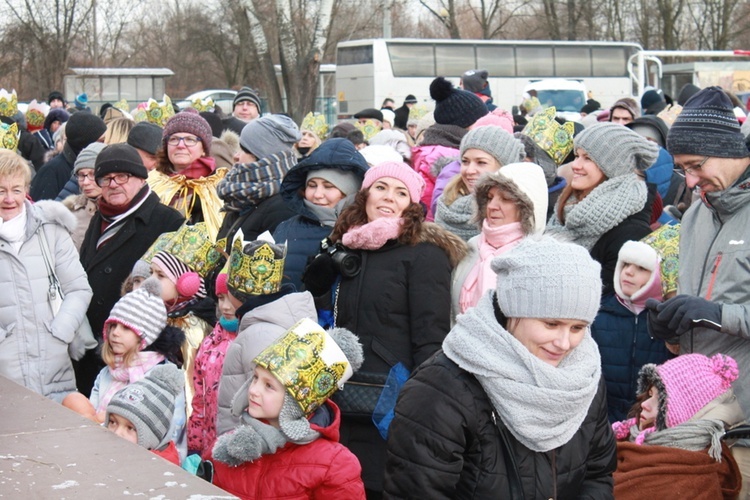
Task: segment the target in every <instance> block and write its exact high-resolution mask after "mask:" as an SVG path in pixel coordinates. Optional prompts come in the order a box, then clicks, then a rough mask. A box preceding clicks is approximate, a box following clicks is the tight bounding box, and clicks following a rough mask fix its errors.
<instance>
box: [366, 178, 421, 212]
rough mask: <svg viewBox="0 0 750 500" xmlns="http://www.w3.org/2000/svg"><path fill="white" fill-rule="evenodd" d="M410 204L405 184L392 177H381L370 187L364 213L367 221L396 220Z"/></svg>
mask: <svg viewBox="0 0 750 500" xmlns="http://www.w3.org/2000/svg"><path fill="white" fill-rule="evenodd" d="M409 204H411V196H410V195H409V190H408V189H407V188H406V184H404V183H403V182H401V181H400V180H398V179H396V178H394V177H381V178H380V179H378V180H376V181H375V182H374V183H373V184H372V186H370V189H369V192H368V194H367V203H366V204H365V212H366V213H367V221H368V222H372V221H374V220H376V219H380V218H381V217H392V218H398V217H401V215H402V214H403V213H404V210H406V209H407V207H408V206H409Z"/></svg>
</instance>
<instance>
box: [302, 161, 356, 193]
mask: <svg viewBox="0 0 750 500" xmlns="http://www.w3.org/2000/svg"><path fill="white" fill-rule="evenodd" d="M316 178H317V179H323V180H325V181H328V182H330V183H331V184H333V185H334V186H336V189H338V190H339V191H341V192H342V193H344V196H347V195H350V194H353V193H356V192H357V191H359V188H360V187H362V180H361V178H360V176H359V175H357V174H356V173H354V171H353V170H343V169H340V168H319V169H317V170H310V171H309V172H308V173H307V179H306V181H309V180H310V179H316Z"/></svg>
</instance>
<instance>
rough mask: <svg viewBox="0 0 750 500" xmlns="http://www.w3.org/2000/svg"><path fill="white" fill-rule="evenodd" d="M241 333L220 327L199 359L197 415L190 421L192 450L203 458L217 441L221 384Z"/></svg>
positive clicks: (195, 387) (195, 375) (195, 381)
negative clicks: (230, 349)
mask: <svg viewBox="0 0 750 500" xmlns="http://www.w3.org/2000/svg"><path fill="white" fill-rule="evenodd" d="M235 338H237V332H229V331H227V330H225V329H224V328H223V327H222V326H221V324H219V323H216V327H215V328H214V330H213V331H212V332H211V333H210V334H208V336H206V338H205V339H203V343H202V344H201V346H200V349H199V350H198V355H197V356H196V357H195V368H194V371H193V390H194V394H193V401H192V406H193V412H192V414H191V415H190V420H189V421H188V429H187V431H188V432H187V434H188V449H189V450H191V451H198V452H200V453H201V455H203V452H204V451H206V452H207V451H208V450H210V449H211V447H212V446H213V444H214V441H216V416H217V414H218V411H219V407H218V398H219V382H220V381H221V370H222V367H223V366H224V359H225V357H226V354H227V350H228V349H229V345H230V344H231V343H232V342H233V341H234V339H235Z"/></svg>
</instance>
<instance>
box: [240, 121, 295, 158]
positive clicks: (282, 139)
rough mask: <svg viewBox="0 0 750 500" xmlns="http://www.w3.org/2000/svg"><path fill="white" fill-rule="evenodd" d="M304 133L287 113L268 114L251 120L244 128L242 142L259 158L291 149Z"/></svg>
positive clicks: (241, 135)
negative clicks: (301, 132)
mask: <svg viewBox="0 0 750 500" xmlns="http://www.w3.org/2000/svg"><path fill="white" fill-rule="evenodd" d="M300 139H302V135H301V134H300V132H299V128H297V124H296V123H294V120H292V119H291V118H289V117H288V116H286V115H268V116H263V117H260V118H256V119H255V120H253V121H251V122H249V123H248V124H247V125H245V126H244V127H243V129H242V134H240V144H241V145H242V147H243V148H245V149H246V150H248V151H250V152H251V153H252V154H253V155H255V157H256V158H258V159H259V160H260V159H262V158H267V157H269V156H271V155H274V154H277V153H281V152H284V151H290V150H291V149H292V146H294V143H295V142H297V141H299V140H300Z"/></svg>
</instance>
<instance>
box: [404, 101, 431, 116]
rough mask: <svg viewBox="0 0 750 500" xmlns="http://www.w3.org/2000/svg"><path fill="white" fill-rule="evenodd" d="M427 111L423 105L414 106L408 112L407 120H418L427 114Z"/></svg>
mask: <svg viewBox="0 0 750 500" xmlns="http://www.w3.org/2000/svg"><path fill="white" fill-rule="evenodd" d="M429 111H430V110H429V109H427V106H425V105H424V104H415V105H414V106H412V107H411V109H410V110H409V120H419V119H420V118H422V117H423V116H424V115H426V114H427V113H429Z"/></svg>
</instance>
